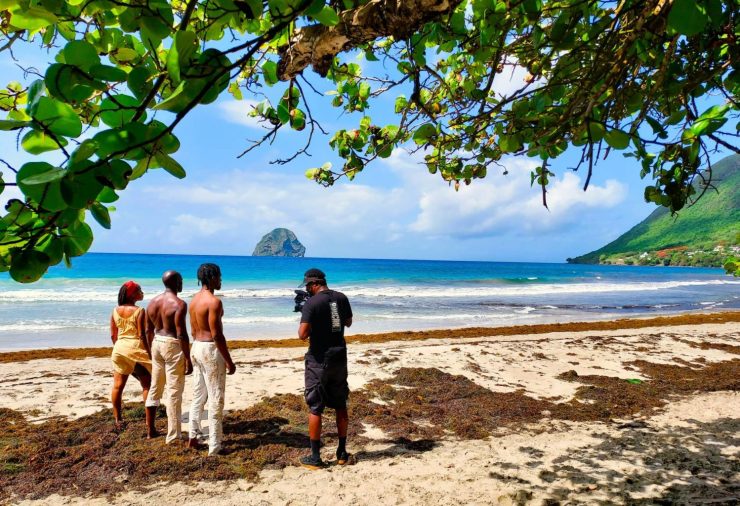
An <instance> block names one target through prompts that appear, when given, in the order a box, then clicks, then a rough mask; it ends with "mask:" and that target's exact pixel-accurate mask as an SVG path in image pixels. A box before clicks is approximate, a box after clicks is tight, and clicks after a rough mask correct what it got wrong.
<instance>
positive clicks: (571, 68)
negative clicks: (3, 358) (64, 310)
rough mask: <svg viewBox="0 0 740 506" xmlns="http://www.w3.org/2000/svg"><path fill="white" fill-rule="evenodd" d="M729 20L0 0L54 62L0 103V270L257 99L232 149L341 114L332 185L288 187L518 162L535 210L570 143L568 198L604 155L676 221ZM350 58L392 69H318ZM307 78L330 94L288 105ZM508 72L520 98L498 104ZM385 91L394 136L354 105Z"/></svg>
mask: <svg viewBox="0 0 740 506" xmlns="http://www.w3.org/2000/svg"><path fill="white" fill-rule="evenodd" d="M738 12H740V10H739V9H738V3H737V1H736V0H622V1H619V2H617V1H592V0H560V1H555V0H408V1H397V0H369V1H368V0H331V1H329V2H326V1H324V0H267V1H265V2H263V1H261V0H243V1H242V0H209V1H205V0H201V1H198V0H190V1H185V0H67V1H62V0H20V1H17V0H0V51H4V52H5V55H11V54H12V52H13V49H14V47H17V45H18V44H21V43H35V44H41V45H43V46H46V47H51V48H53V49H54V51H58V52H57V53H56V57H55V63H53V64H52V65H50V66H49V67H48V68H47V69H44V71H43V75H40V76H39V78H38V79H37V80H35V81H33V82H32V83H31V84H30V85H28V86H27V87H26V86H24V85H22V84H20V83H10V84H8V86H7V87H6V89H4V90H0V109H3V110H4V111H6V112H7V114H6V115H5V118H4V119H2V120H0V130H6V131H10V135H18V136H19V139H20V144H21V146H22V148H23V149H24V150H25V151H26V152H27V153H28V162H27V163H25V164H23V165H22V166H21V167H11V166H10V165H9V164H7V163H5V166H6V167H7V169H8V170H9V171H10V173H9V172H8V171H5V173H4V174H3V178H4V179H0V190H2V188H3V185H17V186H18V187H19V188H20V189H21V191H22V192H23V194H24V195H25V200H22V201H21V200H11V201H10V202H9V203H8V205H7V208H6V213H5V215H4V217H3V218H2V220H0V270H9V271H10V274H11V276H12V277H13V278H14V279H16V280H18V281H21V282H31V281H35V280H36V279H38V278H39V277H41V276H42V275H43V274H44V272H46V269H47V268H48V267H49V266H50V265H54V264H56V263H59V262H61V261H62V260H66V261H69V259H70V258H71V257H74V256H78V255H81V254H83V253H84V252H86V251H87V250H88V248H89V247H90V245H91V243H92V239H93V237H92V231H91V229H90V227H89V226H88V225H87V223H85V220H86V216H87V214H88V212H89V214H90V215H91V216H92V217H93V218H94V219H95V220H97V221H98V222H99V223H100V224H101V225H102V226H104V227H110V225H111V223H110V214H109V210H110V209H109V207H110V204H111V203H113V202H114V201H115V200H116V199H117V198H118V193H119V192H120V191H121V190H124V189H125V188H126V186H127V185H128V184H129V182H130V181H132V180H134V179H137V178H139V177H141V176H143V175H144V174H145V173H146V172H147V171H149V170H152V169H156V168H162V169H164V170H166V171H168V172H169V173H171V174H172V175H174V176H175V177H178V178H182V177H185V169H184V168H183V167H182V166H181V165H180V163H178V162H177V161H176V160H175V158H174V157H173V155H174V154H175V153H176V152H177V150H178V148H179V145H180V144H179V141H178V139H177V137H175V135H174V129H175V127H176V126H177V125H178V124H179V123H180V122H181V121H182V119H183V118H184V117H186V116H187V114H188V113H189V112H190V111H191V110H192V109H193V108H194V107H196V106H197V105H199V104H207V103H211V102H213V101H215V100H216V99H217V98H218V97H219V96H220V95H221V94H222V93H223V92H225V91H227V90H228V92H230V93H231V94H232V95H233V96H234V97H235V98H237V99H241V98H242V97H243V96H244V95H248V96H255V95H256V94H257V93H258V92H259V90H260V87H262V86H270V87H279V89H280V93H279V96H281V97H282V98H281V99H280V100H278V101H277V103H271V102H270V101H269V100H264V101H262V102H261V103H260V104H259V105H258V106H257V107H256V108H255V110H254V112H253V114H254V115H255V116H257V117H259V118H261V119H263V120H264V122H265V124H266V125H267V127H268V129H267V131H266V134H265V136H264V137H263V139H262V140H261V141H258V142H256V143H255V144H254V145H251V146H249V147H247V149H246V150H245V152H248V151H249V150H251V149H252V148H254V147H256V146H257V145H259V144H260V143H261V142H264V141H267V140H270V139H272V138H273V136H274V135H276V134H278V132H279V130H280V129H283V128H292V129H294V130H298V131H304V133H305V137H306V146H308V145H309V144H310V142H311V139H312V137H313V133H314V132H315V131H316V129H320V128H321V126H320V125H319V123H318V121H317V120H316V119H315V118H314V116H313V115H312V114H311V110H312V109H313V110H316V109H315V107H318V105H316V106H315V107H314V104H315V103H320V102H321V101H322V100H331V103H332V104H333V106H334V107H337V108H339V109H344V110H345V111H348V112H359V113H361V115H362V119H361V120H360V121H359V124H358V125H357V127H356V128H354V129H351V130H344V129H342V130H338V131H336V132H334V134H333V136H332V137H331V141H330V145H331V147H332V148H333V149H335V150H336V152H337V154H338V155H339V156H340V157H341V158H342V159H343V160H344V165H343V167H342V168H341V170H338V171H332V170H331V166H330V165H324V166H322V167H320V168H317V169H311V170H309V171H308V172H307V176H308V177H310V178H313V179H315V180H316V181H318V182H319V183H321V184H324V185H331V184H333V183H334V181H336V179H337V178H339V177H344V176H346V177H348V178H350V179H352V178H354V177H355V175H356V174H357V173H359V172H360V171H362V170H363V169H364V168H365V167H366V166H367V165H368V163H370V162H371V161H372V160H374V159H375V158H378V157H380V158H385V157H388V156H390V154H391V152H392V150H393V149H394V148H395V147H397V146H401V145H410V146H412V149H416V150H419V151H422V152H423V154H424V157H425V162H426V164H427V167H428V168H429V171H430V172H431V173H433V174H435V173H436V174H439V175H440V176H441V177H442V178H443V179H444V180H445V181H447V182H449V183H451V184H454V185H455V186H458V185H459V184H460V183H465V184H469V183H470V182H471V181H472V180H474V179H477V178H483V177H485V176H486V173H487V171H488V170H489V169H490V168H491V167H492V166H493V165H495V164H496V163H497V161H498V160H500V159H501V157H502V156H504V155H524V156H530V157H534V158H536V159H538V160H540V162H541V163H540V166H539V168H537V169H536V170H535V171H534V172H533V173H532V183H533V184H537V185H539V186H540V187H541V188H542V195H543V203H544V204H546V200H545V197H546V188H547V186H548V183H549V178H550V177H551V176H552V172H551V166H552V165H551V164H552V162H553V160H555V159H557V158H558V156H559V155H561V154H562V153H563V152H564V151H565V150H566V149H567V148H568V147H569V146H576V147H580V148H581V149H582V158H581V163H580V164H579V166H582V169H583V170H585V171H587V177H586V186H588V184H589V181H590V178H591V174H592V171H593V170H594V165H595V164H596V162H597V160H599V159H600V158H603V157H605V156H607V155H608V154H609V153H610V152H612V151H621V152H622V153H623V154H625V156H629V157H633V158H634V159H636V160H637V162H639V166H640V167H641V171H642V172H641V174H642V176H643V177H648V178H649V179H650V181H651V183H650V184H649V185H648V186H647V188H646V190H645V198H646V199H647V200H648V201H653V202H656V203H658V204H660V205H664V206H666V207H669V208H670V209H671V210H672V211H676V210H679V209H681V208H682V207H683V206H684V205H685V204H686V203H687V202H690V201H691V200H692V199H693V198H695V197H696V195H694V193H695V192H696V190H695V188H696V186H695V185H692V183H693V182H694V181H695V179H696V178H697V177H711V171H709V172H705V173H702V172H700V171H699V169H700V168H702V167H707V166H710V163H709V162H710V159H709V157H710V153H711V151H712V150H713V149H715V148H716V147H717V146H718V145H719V146H722V147H724V148H727V149H730V150H732V151H735V152H737V151H738V148H737V137H738V134H737V128H738V127H737V126H736V125H735V122H736V121H737V118H738V115H739V110H740V108H739V107H738V91H739V90H740V65H739V64H738V61H739V59H738V44H737V37H738V36H739V35H740V33H739V31H740V29H739V28H738V22H737V18H738V15H739V14H738ZM353 50H354V51H361V52H364V54H365V57H366V59H367V60H369V61H375V60H382V61H384V62H385V64H386V67H388V66H392V67H394V70H393V71H392V72H390V73H389V74H387V73H381V74H378V73H374V74H372V75H365V74H363V71H362V69H361V67H360V66H359V65H357V64H354V63H346V62H343V61H342V59H341V58H339V57H338V56H337V55H340V54H341V53H342V52H346V51H353ZM309 66H312V67H313V69H314V70H315V71H316V72H317V73H318V74H319V75H320V76H322V77H324V78H325V79H328V80H329V81H331V82H332V83H334V84H335V85H336V91H335V94H334V95H333V96H332V97H330V98H325V97H322V96H319V95H315V94H310V93H308V92H310V91H311V90H310V84H311V83H310V82H308V81H307V80H306V79H305V77H304V76H303V75H302V73H303V72H304V71H305V69H306V68H307V67H309ZM371 67H372V66H371ZM515 68H525V69H526V70H527V72H528V75H527V77H526V79H525V80H524V81H523V82H522V85H521V86H520V87H519V89H517V90H515V91H513V92H510V93H507V94H505V95H504V94H501V93H498V92H497V85H496V84H495V82H494V79H495V78H496V76H500V75H503V76H507V75H510V74H511V72H512V70H513V69H515ZM386 93H392V94H393V96H394V97H396V98H395V109H396V113H397V121H396V122H395V123H394V124H391V125H378V124H376V123H375V122H374V121H373V119H372V117H371V116H370V114H369V111H370V106H371V105H372V103H373V101H374V100H375V99H376V98H377V97H378V96H380V95H382V94H386ZM164 111H166V112H169V113H171V114H167V113H165V112H164ZM155 114H156V118H155ZM304 149H305V148H304ZM303 151H304V150H302V149H299V150H298V152H297V153H296V154H300V153H301V152H303ZM48 153H61V160H62V161H61V162H60V163H55V164H51V163H49V162H48V160H49V159H48V158H46V157H47V156H48ZM0 158H1V155H0ZM284 161H285V160H284ZM9 176H10V177H9ZM2 181H5V182H4V183H3V182H2ZM707 183H709V182H707ZM699 187H700V188H701V186H699Z"/></svg>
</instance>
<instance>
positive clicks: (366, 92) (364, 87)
mask: <svg viewBox="0 0 740 506" xmlns="http://www.w3.org/2000/svg"><path fill="white" fill-rule="evenodd" d="M358 96H359V97H360V98H361V99H362V100H367V99H368V98H369V97H370V85H369V84H367V83H365V82H362V83H360V90H359V92H358Z"/></svg>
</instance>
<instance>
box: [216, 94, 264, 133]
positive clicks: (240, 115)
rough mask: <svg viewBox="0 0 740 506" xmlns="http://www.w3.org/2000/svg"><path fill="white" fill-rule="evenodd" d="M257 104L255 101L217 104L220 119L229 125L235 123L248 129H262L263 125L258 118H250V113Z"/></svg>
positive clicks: (231, 101) (234, 101)
mask: <svg viewBox="0 0 740 506" xmlns="http://www.w3.org/2000/svg"><path fill="white" fill-rule="evenodd" d="M257 104H258V102H257V101H256V100H230V101H227V102H219V104H218V108H219V110H220V111H221V115H222V117H223V118H224V119H225V120H226V121H229V122H231V123H237V124H239V125H243V126H246V127H249V128H255V129H259V130H263V129H264V123H263V122H260V120H259V118H256V117H253V116H250V112H252V110H253V109H254V107H255V106H256V105H257Z"/></svg>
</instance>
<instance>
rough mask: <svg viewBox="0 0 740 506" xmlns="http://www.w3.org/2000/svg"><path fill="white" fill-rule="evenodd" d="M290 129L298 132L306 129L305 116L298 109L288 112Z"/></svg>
mask: <svg viewBox="0 0 740 506" xmlns="http://www.w3.org/2000/svg"><path fill="white" fill-rule="evenodd" d="M290 127H291V128H292V129H293V130H298V131H301V130H303V129H304V128H306V114H305V113H304V112H303V111H301V110H300V109H293V110H292V111H290Z"/></svg>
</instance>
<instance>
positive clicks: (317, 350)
mask: <svg viewBox="0 0 740 506" xmlns="http://www.w3.org/2000/svg"><path fill="white" fill-rule="evenodd" d="M350 318H352V308H351V307H350V305H349V300H348V299H347V297H346V296H345V295H344V294H343V293H342V292H336V291H334V290H329V289H326V290H323V291H321V292H319V293H317V294H316V295H314V296H313V297H311V298H310V299H308V301H307V302H306V304H305V305H304V306H303V312H302V313H301V323H310V324H311V341H310V342H309V346H308V351H309V353H311V354H312V355H313V356H314V357H315V358H316V359H317V360H319V361H322V360H323V357H324V352H325V351H326V350H327V349H329V348H332V347H337V346H339V347H344V346H346V343H345V342H344V326H345V325H346V323H347V320H348V319H350Z"/></svg>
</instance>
